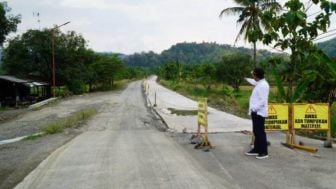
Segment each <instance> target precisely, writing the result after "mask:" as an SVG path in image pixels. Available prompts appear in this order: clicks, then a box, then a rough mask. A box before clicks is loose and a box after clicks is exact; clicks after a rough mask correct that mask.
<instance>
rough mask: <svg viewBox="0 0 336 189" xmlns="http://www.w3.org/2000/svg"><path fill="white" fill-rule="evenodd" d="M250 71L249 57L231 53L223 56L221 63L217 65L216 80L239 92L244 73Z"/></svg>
mask: <svg viewBox="0 0 336 189" xmlns="http://www.w3.org/2000/svg"><path fill="white" fill-rule="evenodd" d="M250 70H251V56H250V55H246V54H241V53H232V54H227V55H225V56H223V59H222V61H221V62H220V63H219V64H218V65H217V79H218V80H219V81H222V82H224V83H227V84H228V85H230V86H231V87H233V88H234V90H235V91H239V86H240V85H241V84H242V83H243V81H244V77H245V76H246V73H249V71H250Z"/></svg>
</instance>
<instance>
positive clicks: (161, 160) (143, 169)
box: [16, 82, 235, 189]
mask: <svg viewBox="0 0 336 189" xmlns="http://www.w3.org/2000/svg"><path fill="white" fill-rule="evenodd" d="M142 95H143V94H142V93H141V89H140V82H135V83H131V84H130V85H129V86H128V88H127V89H126V90H125V91H124V92H123V93H121V95H120V96H117V97H113V98H111V100H110V101H109V103H107V104H105V106H104V108H103V111H102V112H100V113H99V114H98V115H97V116H96V117H95V119H93V120H91V121H90V122H89V123H88V124H89V125H90V126H89V129H88V131H87V132H85V133H83V134H81V135H79V136H78V137H76V138H75V139H74V140H72V141H71V142H69V143H68V144H66V145H65V146H62V147H61V148H59V149H58V150H56V151H55V152H54V153H53V154H52V155H51V156H49V157H48V158H47V159H46V160H45V161H43V162H42V163H41V164H40V165H39V166H38V167H37V168H36V169H35V170H34V171H33V172H32V173H31V174H29V175H28V176H27V177H26V178H25V179H24V181H23V182H21V183H20V184H19V185H18V186H17V187H16V188H34V189H37V188H43V189H45V188H62V189H64V188H96V189H98V188H137V189H141V188H235V185H234V184H232V182H231V179H232V178H231V177H230V176H229V175H227V176H226V178H225V177H222V176H225V174H226V172H225V171H224V170H223V171H222V173H221V175H218V174H216V175H215V174H214V173H211V172H209V171H208V170H206V169H205V168H204V167H203V166H200V165H199V163H198V162H197V161H196V160H195V159H194V158H193V157H192V156H191V155H190V153H188V152H187V151H185V150H184V149H183V147H182V146H181V145H180V144H179V143H177V142H176V141H175V140H173V138H172V137H171V136H170V135H169V134H168V133H166V132H161V131H160V130H159V129H158V128H157V127H159V126H160V124H161V123H160V122H159V121H158V120H157V119H156V118H155V117H154V116H153V114H152V113H151V112H150V111H149V110H148V109H147V108H146V106H145V104H146V103H145V101H144V98H143V96H142Z"/></svg>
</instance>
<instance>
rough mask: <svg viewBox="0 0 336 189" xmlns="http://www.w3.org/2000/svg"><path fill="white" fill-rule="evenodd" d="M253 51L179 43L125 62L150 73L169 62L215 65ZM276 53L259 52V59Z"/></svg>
mask: <svg viewBox="0 0 336 189" xmlns="http://www.w3.org/2000/svg"><path fill="white" fill-rule="evenodd" d="M251 52H252V51H251V49H248V48H244V47H238V48H236V47H232V46H231V45H225V44H217V43H207V42H203V43H195V42H193V43H187V42H184V43H178V44H176V45H173V46H172V47H170V48H169V49H167V50H164V51H163V52H162V53H161V54H156V53H154V52H151V51H150V52H147V53H145V52H142V53H135V54H133V55H129V56H127V57H125V58H124V59H123V60H124V61H125V63H126V64H127V65H128V66H131V67H141V68H146V69H149V70H150V71H157V69H156V68H157V67H160V66H162V65H163V64H165V63H167V62H179V63H181V64H183V65H186V64H202V63H208V64H214V63H218V62H220V61H221V60H222V57H223V55H226V54H231V53H242V54H251ZM272 55H276V54H275V53H271V52H269V51H266V50H259V51H257V57H258V58H257V59H258V60H263V59H265V58H267V57H270V56H272Z"/></svg>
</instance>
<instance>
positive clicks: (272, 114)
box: [265, 103, 289, 131]
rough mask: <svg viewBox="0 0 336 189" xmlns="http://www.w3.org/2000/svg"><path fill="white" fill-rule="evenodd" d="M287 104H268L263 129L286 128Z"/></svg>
mask: <svg viewBox="0 0 336 189" xmlns="http://www.w3.org/2000/svg"><path fill="white" fill-rule="evenodd" d="M288 123H289V121H288V104H272V103H270V104H268V117H267V118H266V119H265V130H269V131H272V130H288Z"/></svg>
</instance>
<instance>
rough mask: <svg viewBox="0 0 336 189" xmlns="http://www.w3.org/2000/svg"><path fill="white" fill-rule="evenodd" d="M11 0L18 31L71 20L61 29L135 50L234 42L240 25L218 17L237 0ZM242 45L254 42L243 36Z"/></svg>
mask: <svg viewBox="0 0 336 189" xmlns="http://www.w3.org/2000/svg"><path fill="white" fill-rule="evenodd" d="M7 2H8V6H9V7H11V8H12V11H11V13H13V14H21V16H22V23H21V24H20V25H19V27H18V33H23V32H25V31H26V30H27V29H39V28H46V27H47V28H50V27H53V26H54V25H55V24H57V25H60V24H63V23H65V22H68V21H70V22H71V23H70V24H68V25H66V26H63V27H62V28H61V30H62V31H63V32H66V31H69V30H74V31H76V32H77V33H80V34H82V35H83V37H84V38H85V39H86V40H88V42H89V48H92V49H93V50H95V51H110V52H120V53H125V54H131V53H134V52H142V51H150V50H152V51H154V52H157V53H160V52H161V51H162V50H165V49H168V48H169V47H170V46H171V45H174V44H176V43H178V42H202V41H205V42H217V43H220V44H230V45H233V43H234V39H235V37H236V35H237V33H238V31H239V28H240V27H239V26H237V25H236V20H237V17H236V16H225V17H224V18H222V19H219V17H218V15H219V13H220V11H221V10H222V9H224V8H227V7H232V6H235V4H234V3H233V1H232V0H7ZM37 13H39V18H38V17H37V16H36V15H37ZM334 18H335V17H334ZM38 19H39V20H40V24H39V23H38ZM335 20H336V18H335ZM332 28H333V26H332ZM334 28H335V26H334ZM237 45H238V46H245V47H251V45H249V44H247V43H245V42H244V41H243V40H240V42H239V43H238V44H237ZM260 47H261V46H260Z"/></svg>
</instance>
